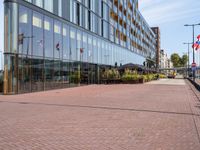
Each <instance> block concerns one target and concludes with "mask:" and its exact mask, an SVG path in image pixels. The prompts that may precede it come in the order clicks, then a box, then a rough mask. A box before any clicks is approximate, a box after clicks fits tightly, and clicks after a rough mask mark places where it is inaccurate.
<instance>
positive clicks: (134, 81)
mask: <svg viewBox="0 0 200 150" xmlns="http://www.w3.org/2000/svg"><path fill="white" fill-rule="evenodd" d="M122 83H124V84H137V83H139V80H128V81H122Z"/></svg>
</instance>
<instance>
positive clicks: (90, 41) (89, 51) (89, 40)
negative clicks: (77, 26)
mask: <svg viewBox="0 0 200 150" xmlns="http://www.w3.org/2000/svg"><path fill="white" fill-rule="evenodd" d="M92 59H93V44H92V36H91V35H88V62H92Z"/></svg>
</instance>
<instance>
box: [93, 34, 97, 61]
mask: <svg viewBox="0 0 200 150" xmlns="http://www.w3.org/2000/svg"><path fill="white" fill-rule="evenodd" d="M93 63H98V47H97V39H96V38H95V37H93Z"/></svg>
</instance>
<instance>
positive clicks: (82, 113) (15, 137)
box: [0, 84, 200, 150]
mask: <svg viewBox="0 0 200 150" xmlns="http://www.w3.org/2000/svg"><path fill="white" fill-rule="evenodd" d="M193 91H194V92H196V95H195V94H194V92H193ZM197 95H198V92H197V91H195V89H193V88H191V87H190V86H189V85H185V86H183V85H179V86H176V85H173V86H172V85H156V84H155V85H92V86H85V87H78V88H71V89H63V90H55V91H48V92H40V93H32V94H23V95H17V96H0V150H199V149H200V143H199V139H198V133H200V116H199V115H200V109H199V108H200V107H197V106H200V102H199V101H198V96H197Z"/></svg>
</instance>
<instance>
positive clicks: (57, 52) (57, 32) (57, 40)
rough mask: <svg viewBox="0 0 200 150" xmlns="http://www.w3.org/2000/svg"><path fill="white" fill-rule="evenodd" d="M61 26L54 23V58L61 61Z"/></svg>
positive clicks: (58, 23) (56, 22)
mask: <svg viewBox="0 0 200 150" xmlns="http://www.w3.org/2000/svg"><path fill="white" fill-rule="evenodd" d="M61 29H62V24H61V23H60V22H58V21H56V20H55V21H54V58H59V59H62V30H61Z"/></svg>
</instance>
